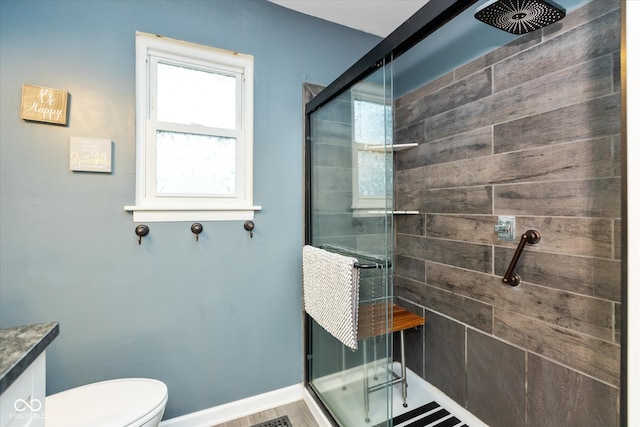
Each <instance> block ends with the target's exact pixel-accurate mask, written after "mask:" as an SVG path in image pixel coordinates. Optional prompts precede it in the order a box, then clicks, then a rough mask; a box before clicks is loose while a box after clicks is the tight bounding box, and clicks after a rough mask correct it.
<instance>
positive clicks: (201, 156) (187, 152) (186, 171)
mask: <svg viewBox="0 0 640 427" xmlns="http://www.w3.org/2000/svg"><path fill="white" fill-rule="evenodd" d="M157 162H158V163H157V167H158V172H157V177H156V191H157V192H158V193H180V194H235V192H236V139H235V138H223V137H217V136H209V135H196V134H190V133H178V132H167V131H157Z"/></svg>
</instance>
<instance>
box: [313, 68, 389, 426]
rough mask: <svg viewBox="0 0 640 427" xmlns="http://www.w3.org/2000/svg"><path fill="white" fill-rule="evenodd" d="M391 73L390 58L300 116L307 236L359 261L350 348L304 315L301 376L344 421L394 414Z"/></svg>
mask: <svg viewBox="0 0 640 427" xmlns="http://www.w3.org/2000/svg"><path fill="white" fill-rule="evenodd" d="M390 82H391V65H390V64H389V65H386V66H382V67H380V68H379V69H378V70H377V71H376V72H375V73H373V74H372V75H370V76H369V77H367V78H366V79H364V80H362V81H360V82H359V83H357V84H355V85H353V86H352V87H350V89H349V90H347V91H345V92H343V93H342V94H340V95H339V96H337V97H336V98H334V99H333V100H331V101H330V102H328V103H327V104H325V105H324V106H322V107H320V108H319V109H317V110H316V111H314V112H312V113H311V114H310V117H309V121H308V123H309V127H310V129H309V137H308V141H307V150H308V156H309V159H308V169H309V170H308V171H307V179H308V180H309V183H308V189H309V190H308V194H307V197H308V201H307V227H308V229H307V244H310V245H313V246H315V247H319V248H323V249H325V250H328V251H331V252H336V253H340V254H343V255H347V256H350V257H354V258H357V259H358V261H359V264H360V265H361V266H363V268H360V284H359V320H358V349H357V350H355V351H352V350H351V349H349V348H347V347H345V346H344V345H343V344H342V343H341V342H340V341H338V340H337V339H335V338H334V337H333V336H332V335H330V334H329V333H328V332H326V331H325V330H324V329H323V328H322V327H321V326H319V325H318V324H317V323H316V322H315V321H314V320H313V319H312V318H310V317H309V319H308V330H307V363H308V365H307V376H308V378H307V380H308V384H309V385H310V387H311V388H312V389H313V391H314V392H315V393H316V395H317V396H318V397H319V398H320V400H321V401H322V402H323V403H324V405H325V407H326V408H327V409H328V410H329V412H331V414H332V415H333V417H334V419H335V420H336V421H337V422H338V423H339V424H340V425H342V426H345V427H350V426H358V425H372V426H377V425H390V420H391V418H392V413H391V412H392V405H391V403H392V402H391V393H392V387H389V386H387V383H390V382H391V381H392V379H393V374H392V371H391V367H392V362H393V361H392V354H391V350H392V348H393V346H392V335H391V334H389V333H388V330H389V325H390V324H391V321H392V319H391V315H392V310H391V309H390V308H391V302H392V297H393V295H392V289H393V286H392V265H391V260H393V253H392V250H393V240H392V239H393V233H392V231H393V223H392V221H393V215H392V206H393V200H392V197H393V196H392V194H393V192H392V188H393V185H392V182H391V180H392V177H393V156H392V151H391V149H390V145H391V138H392V135H393V129H392V123H393V120H392V97H391V94H392V87H391V84H390ZM365 267H367V268H365Z"/></svg>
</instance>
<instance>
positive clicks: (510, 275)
mask: <svg viewBox="0 0 640 427" xmlns="http://www.w3.org/2000/svg"><path fill="white" fill-rule="evenodd" d="M539 241H540V232H538V231H536V230H527V231H526V232H525V233H524V234H523V235H522V236H520V243H519V244H518V248H517V249H516V253H515V254H513V259H512V260H511V263H510V264H509V268H507V272H506V273H505V274H504V277H503V278H502V283H504V284H507V285H511V286H518V285H519V284H520V276H518V274H517V273H514V272H513V270H514V269H515V268H516V264H517V263H518V260H519V259H520V255H521V254H522V250H523V249H524V246H525V244H527V243H529V244H531V245H535V244H536V243H538V242H539Z"/></svg>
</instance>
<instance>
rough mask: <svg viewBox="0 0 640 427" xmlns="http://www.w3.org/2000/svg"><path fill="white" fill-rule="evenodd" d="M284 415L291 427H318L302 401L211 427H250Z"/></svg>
mask: <svg viewBox="0 0 640 427" xmlns="http://www.w3.org/2000/svg"><path fill="white" fill-rule="evenodd" d="M285 415H286V416H287V417H289V421H290V422H291V425H292V427H320V425H319V424H318V422H317V421H316V420H315V418H314V417H313V415H312V414H311V411H310V410H309V407H308V406H307V404H306V403H305V402H304V401H303V400H299V401H297V402H293V403H289V404H287V405H282V406H278V407H276V408H273V409H268V410H266V411H262V412H258V413H255V414H252V415H249V416H247V417H243V418H238V419H236V420H232V421H227V422H226V423H222V424H216V425H215V426H213V427H250V426H252V425H255V424H259V423H263V422H265V421H270V420H273V419H275V418H278V417H282V416H285Z"/></svg>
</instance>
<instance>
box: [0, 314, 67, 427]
mask: <svg viewBox="0 0 640 427" xmlns="http://www.w3.org/2000/svg"><path fill="white" fill-rule="evenodd" d="M59 333H60V325H59V324H58V322H50V323H37V324H33V325H26V326H16V327H11V328H4V329H0V343H2V345H0V427H5V426H8V425H11V426H12V427H13V426H30V427H38V426H44V424H45V407H44V406H45V394H46V370H45V368H46V356H45V353H46V351H45V350H46V348H47V347H48V346H49V344H51V342H52V341H53V340H54V339H55V338H56V337H57V336H58V334H59Z"/></svg>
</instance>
